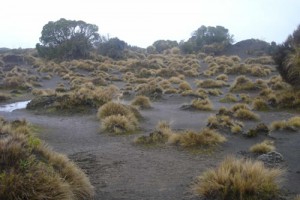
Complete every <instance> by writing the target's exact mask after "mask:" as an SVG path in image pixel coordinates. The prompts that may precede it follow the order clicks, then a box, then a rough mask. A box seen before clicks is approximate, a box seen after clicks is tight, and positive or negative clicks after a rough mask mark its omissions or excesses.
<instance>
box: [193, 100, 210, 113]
mask: <svg viewBox="0 0 300 200" xmlns="http://www.w3.org/2000/svg"><path fill="white" fill-rule="evenodd" d="M192 107H193V108H195V109H196V110H204V111H210V110H213V107H214V106H213V104H212V103H211V101H210V100H209V99H208V98H206V99H200V98H199V99H194V100H193V101H192Z"/></svg>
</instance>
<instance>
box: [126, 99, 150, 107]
mask: <svg viewBox="0 0 300 200" xmlns="http://www.w3.org/2000/svg"><path fill="white" fill-rule="evenodd" d="M131 105H133V106H138V107H139V108H141V109H149V108H151V101H150V99H149V97H146V96H136V97H135V98H134V99H133V100H132V102H131Z"/></svg>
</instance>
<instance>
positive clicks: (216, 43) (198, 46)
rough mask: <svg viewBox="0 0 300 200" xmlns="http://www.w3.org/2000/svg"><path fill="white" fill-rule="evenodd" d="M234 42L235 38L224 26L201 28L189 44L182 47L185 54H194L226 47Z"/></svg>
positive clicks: (183, 43)
mask: <svg viewBox="0 0 300 200" xmlns="http://www.w3.org/2000/svg"><path fill="white" fill-rule="evenodd" d="M232 42H233V36H232V35H230V34H229V30H228V29H226V28H224V27H223V26H216V27H213V26H208V27H206V26H201V27H200V28H198V29H197V30H196V31H194V32H193V33H192V36H191V38H190V39H189V40H188V41H187V42H182V43H181V45H180V48H181V50H182V51H183V52H184V53H192V52H198V51H201V50H202V51H203V50H205V49H211V48H213V47H214V48H216V47H218V49H216V50H220V49H219V48H221V47H223V48H224V47H226V46H227V45H229V44H231V43H232Z"/></svg>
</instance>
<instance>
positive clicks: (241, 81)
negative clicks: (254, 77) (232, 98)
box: [230, 76, 258, 92]
mask: <svg viewBox="0 0 300 200" xmlns="http://www.w3.org/2000/svg"><path fill="white" fill-rule="evenodd" d="M256 89H258V87H257V84H255V83H253V82H252V81H251V80H250V79H249V78H247V77H246V76H238V77H237V78H236V79H235V81H234V83H233V84H232V86H231V88H230V91H231V92H237V91H243V90H256Z"/></svg>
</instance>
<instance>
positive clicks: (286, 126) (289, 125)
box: [270, 117, 300, 131]
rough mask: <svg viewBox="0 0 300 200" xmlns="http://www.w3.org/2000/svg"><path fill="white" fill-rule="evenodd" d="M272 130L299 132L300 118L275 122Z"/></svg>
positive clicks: (272, 124)
mask: <svg viewBox="0 0 300 200" xmlns="http://www.w3.org/2000/svg"><path fill="white" fill-rule="evenodd" d="M270 127H271V130H272V131H275V130H289V131H298V130H299V129H300V117H291V118H290V119H288V120H282V121H274V122H272V123H271V125H270Z"/></svg>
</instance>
